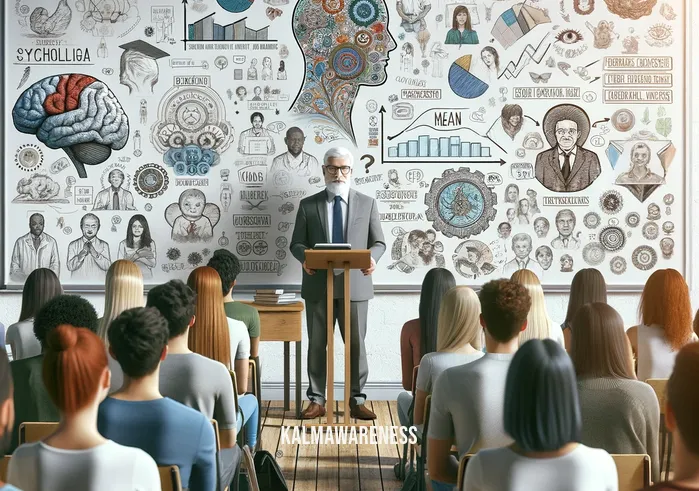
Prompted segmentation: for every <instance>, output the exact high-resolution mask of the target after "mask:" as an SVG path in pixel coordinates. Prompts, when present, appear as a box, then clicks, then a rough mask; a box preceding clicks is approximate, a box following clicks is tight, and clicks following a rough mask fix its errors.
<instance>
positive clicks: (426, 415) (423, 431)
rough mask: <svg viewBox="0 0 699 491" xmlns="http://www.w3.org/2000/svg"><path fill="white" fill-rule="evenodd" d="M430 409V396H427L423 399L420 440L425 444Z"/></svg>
mask: <svg viewBox="0 0 699 491" xmlns="http://www.w3.org/2000/svg"><path fill="white" fill-rule="evenodd" d="M431 409H432V394H428V395H427V397H426V398H425V417H424V419H423V427H422V435H423V437H422V439H423V440H424V441H425V443H427V438H426V437H427V430H428V429H429V426H430V410H431ZM425 448H427V445H425Z"/></svg>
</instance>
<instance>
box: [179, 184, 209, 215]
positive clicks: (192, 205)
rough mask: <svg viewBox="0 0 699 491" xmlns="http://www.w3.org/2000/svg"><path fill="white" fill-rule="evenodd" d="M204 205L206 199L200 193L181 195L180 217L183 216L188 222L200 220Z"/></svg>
mask: <svg viewBox="0 0 699 491" xmlns="http://www.w3.org/2000/svg"><path fill="white" fill-rule="evenodd" d="M194 191H198V190H194ZM205 205H206V197H205V196H204V193H202V192H201V191H198V192H191V193H183V196H182V197H181V198H180V210H181V211H182V215H184V217H185V218H186V219H187V220H190V221H194V220H198V219H199V218H201V216H202V215H203V214H204V206H205Z"/></svg>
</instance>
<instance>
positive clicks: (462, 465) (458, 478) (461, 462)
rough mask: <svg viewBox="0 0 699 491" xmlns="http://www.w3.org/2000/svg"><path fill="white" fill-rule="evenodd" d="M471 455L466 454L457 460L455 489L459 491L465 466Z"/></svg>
mask: <svg viewBox="0 0 699 491" xmlns="http://www.w3.org/2000/svg"><path fill="white" fill-rule="evenodd" d="M473 455H474V454H472V453H467V454H466V455H464V456H463V457H461V459H460V460H459V473H458V474H457V476H456V489H458V490H459V491H461V489H462V488H463V484H464V477H465V476H466V464H468V461H469V459H470V458H471V457H473Z"/></svg>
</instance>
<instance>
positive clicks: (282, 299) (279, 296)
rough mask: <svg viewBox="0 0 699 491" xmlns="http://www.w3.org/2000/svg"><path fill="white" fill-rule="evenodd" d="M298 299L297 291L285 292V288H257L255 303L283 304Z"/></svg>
mask: <svg viewBox="0 0 699 491" xmlns="http://www.w3.org/2000/svg"><path fill="white" fill-rule="evenodd" d="M295 301H296V294H295V293H284V290H256V291H255V303H263V304H268V305H281V304H285V303H294V302H295Z"/></svg>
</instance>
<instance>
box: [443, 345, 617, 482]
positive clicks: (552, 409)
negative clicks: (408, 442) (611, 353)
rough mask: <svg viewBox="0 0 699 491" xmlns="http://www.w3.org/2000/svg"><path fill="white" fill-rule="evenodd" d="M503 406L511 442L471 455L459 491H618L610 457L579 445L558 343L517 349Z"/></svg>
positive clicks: (567, 370) (576, 410)
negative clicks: (523, 490) (531, 490)
mask: <svg viewBox="0 0 699 491" xmlns="http://www.w3.org/2000/svg"><path fill="white" fill-rule="evenodd" d="M502 405H503V409H504V410H501V411H500V412H501V414H503V416H504V417H503V422H504V427H505V432H506V433H507V435H509V436H510V437H512V439H513V440H514V442H513V443H512V444H511V445H509V446H504V447H502V448H491V449H484V450H481V451H480V452H478V453H477V454H476V455H475V456H473V457H472V458H471V459H470V460H469V462H468V465H467V466H466V477H465V478H464V486H463V488H462V490H463V491H515V490H520V489H537V490H539V489H541V490H544V489H547V490H554V489H556V490H559V489H560V490H562V489H566V490H568V491H590V490H595V491H617V489H618V487H619V483H618V478H617V471H616V466H615V465H614V460H613V459H612V457H611V456H610V455H609V454H608V453H607V452H606V451H604V450H602V449H598V448H590V447H586V446H585V445H582V444H581V443H579V442H580V432H581V427H582V419H581V417H580V406H579V404H578V390H577V387H576V385H575V369H574V368H573V363H572V362H571V360H570V358H569V357H568V355H567V354H566V352H565V350H564V349H563V347H562V346H561V345H560V344H559V343H557V342H556V341H554V340H552V339H544V340H541V339H532V340H530V341H527V342H526V343H524V344H523V345H522V347H521V348H519V350H518V351H517V353H516V354H515V355H514V358H513V359H512V363H510V367H509V370H508V371H507V381H506V383H505V398H504V401H503V402H502ZM430 457H432V456H430Z"/></svg>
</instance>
